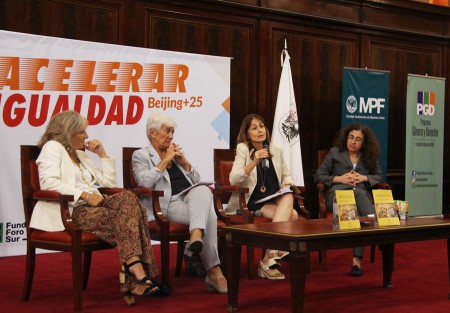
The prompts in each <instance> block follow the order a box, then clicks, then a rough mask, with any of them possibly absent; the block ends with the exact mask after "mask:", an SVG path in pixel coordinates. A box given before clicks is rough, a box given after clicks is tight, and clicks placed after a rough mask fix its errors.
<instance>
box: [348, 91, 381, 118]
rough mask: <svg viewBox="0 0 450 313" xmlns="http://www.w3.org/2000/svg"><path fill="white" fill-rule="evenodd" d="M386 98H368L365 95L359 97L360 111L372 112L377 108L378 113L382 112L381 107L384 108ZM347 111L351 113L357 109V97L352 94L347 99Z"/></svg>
mask: <svg viewBox="0 0 450 313" xmlns="http://www.w3.org/2000/svg"><path fill="white" fill-rule="evenodd" d="M385 101H386V99H384V98H370V97H369V98H367V101H366V99H364V97H360V98H359V113H369V114H372V110H376V114H380V111H381V109H383V108H384V103H385ZM346 106H347V111H348V112H349V113H354V112H355V111H356V109H357V106H358V104H357V102H356V98H355V97H354V96H353V95H351V96H349V97H348V98H347V101H346Z"/></svg>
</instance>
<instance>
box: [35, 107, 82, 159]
mask: <svg viewBox="0 0 450 313" xmlns="http://www.w3.org/2000/svg"><path fill="white" fill-rule="evenodd" d="M87 126H88V121H87V119H86V118H85V117H83V116H81V115H80V113H78V112H75V111H72V110H68V111H63V112H61V113H58V114H56V115H55V116H53V117H52V118H51V120H50V122H49V123H48V125H47V128H46V129H45V132H44V134H43V135H42V137H41V139H40V140H39V143H38V146H39V148H42V147H43V146H44V145H45V144H46V143H47V141H50V140H55V141H57V142H59V143H60V144H62V145H63V146H64V148H66V150H67V151H70V150H72V149H73V146H72V144H71V140H72V136H73V134H75V133H78V132H81V131H85V130H86V128H87Z"/></svg>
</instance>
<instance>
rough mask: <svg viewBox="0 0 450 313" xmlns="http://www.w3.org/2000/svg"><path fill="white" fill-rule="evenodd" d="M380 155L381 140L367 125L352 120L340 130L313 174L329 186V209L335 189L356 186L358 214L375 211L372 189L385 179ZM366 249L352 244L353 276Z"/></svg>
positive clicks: (327, 204)
mask: <svg viewBox="0 0 450 313" xmlns="http://www.w3.org/2000/svg"><path fill="white" fill-rule="evenodd" d="M379 155H380V147H379V145H378V141H377V139H376V137H375V135H374V134H373V132H372V130H371V129H370V128H369V127H367V126H366V125H363V124H358V123H353V124H350V125H348V126H346V127H345V128H343V129H341V130H340V132H339V134H338V136H337V138H336V141H335V143H334V147H333V148H331V149H330V152H329V153H328V154H327V156H326V157H325V159H324V161H323V162H322V164H321V165H320V166H319V168H318V169H317V173H316V175H315V177H314V181H315V182H316V183H319V182H321V183H323V184H325V186H326V187H327V188H328V189H327V193H326V200H325V205H326V207H327V210H329V211H332V210H333V199H334V196H335V190H342V189H353V190H354V193H355V200H356V206H357V208H358V213H359V215H360V216H367V215H369V214H374V213H375V210H374V207H373V198H372V195H371V189H372V187H373V186H375V185H376V184H378V183H381V179H382V172H381V169H380V165H379V163H378V157H379ZM363 253H364V247H356V248H353V265H352V269H351V272H350V274H351V275H352V276H361V275H362V271H361V259H362V258H363Z"/></svg>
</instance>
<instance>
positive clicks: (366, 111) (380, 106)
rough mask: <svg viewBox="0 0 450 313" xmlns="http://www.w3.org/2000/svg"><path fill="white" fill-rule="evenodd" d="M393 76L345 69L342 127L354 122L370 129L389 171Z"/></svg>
mask: <svg viewBox="0 0 450 313" xmlns="http://www.w3.org/2000/svg"><path fill="white" fill-rule="evenodd" d="M389 77H390V73H389V72H386V71H377V70H367V69H355V68H344V72H343V82H342V84H343V86H342V127H345V126H346V125H348V124H351V123H361V124H364V125H367V126H369V127H370V128H371V129H372V131H373V132H374V134H375V136H376V137H377V139H378V143H379V144H380V160H379V162H380V167H381V170H382V171H383V175H384V180H386V172H387V153H388V114H389Z"/></svg>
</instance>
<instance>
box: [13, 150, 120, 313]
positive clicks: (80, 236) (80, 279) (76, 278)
mask: <svg viewBox="0 0 450 313" xmlns="http://www.w3.org/2000/svg"><path fill="white" fill-rule="evenodd" d="M39 153H40V149H39V148H38V147H37V146H24V145H22V146H20V166H21V178H22V199H23V208H24V213H25V223H26V230H27V256H26V273H25V284H24V288H23V297H22V298H23V300H24V301H28V299H29V298H30V293H31V287H32V284H33V276H34V267H35V259H36V249H45V250H55V251H63V252H69V253H70V254H71V256H72V285H73V302H74V310H75V311H81V310H82V299H83V290H86V286H87V282H88V278H89V271H90V266H91V256H92V251H97V250H104V249H111V248H114V247H113V246H111V245H109V244H108V243H106V242H104V241H102V240H101V239H99V238H97V237H96V236H95V235H94V234H91V233H87V232H84V231H82V230H81V229H80V228H79V227H77V226H76V225H75V224H74V223H73V222H72V220H71V217H70V212H69V204H68V202H70V201H73V200H74V198H73V195H63V194H60V193H59V192H55V191H50V190H40V185H39V173H38V168H37V165H36V159H37V157H38V155H39ZM108 189H109V190H104V191H105V192H106V193H110V192H113V191H115V192H117V191H119V190H123V189H120V188H117V189H116V188H108ZM38 200H43V201H53V202H59V203H60V208H61V216H62V222H63V224H64V228H65V230H64V231H58V232H49V231H43V230H38V229H33V228H31V227H30V220H31V215H32V214H33V209H34V206H35V204H36V202H37V201H38ZM83 255H84V257H83Z"/></svg>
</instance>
